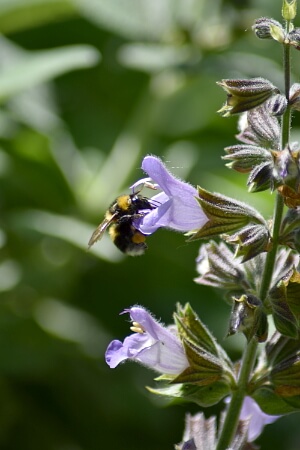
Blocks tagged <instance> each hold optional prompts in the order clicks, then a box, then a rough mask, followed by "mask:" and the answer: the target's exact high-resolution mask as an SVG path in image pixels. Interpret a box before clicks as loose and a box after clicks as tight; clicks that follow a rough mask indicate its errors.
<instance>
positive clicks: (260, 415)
mask: <svg viewBox="0 0 300 450" xmlns="http://www.w3.org/2000/svg"><path fill="white" fill-rule="evenodd" d="M229 402H230V398H227V399H226V403H229ZM279 417H281V416H270V415H269V414H266V413H264V412H263V411H262V410H261V409H260V407H259V406H258V404H257V403H256V401H255V400H253V398H251V397H248V396H246V397H245V399H244V402H243V406H242V409H241V413H240V418H239V419H240V420H249V425H248V438H247V441H248V442H253V441H255V439H257V438H258V436H260V435H261V433H262V431H263V429H264V426H265V425H268V424H270V423H273V422H275V420H277V419H279Z"/></svg>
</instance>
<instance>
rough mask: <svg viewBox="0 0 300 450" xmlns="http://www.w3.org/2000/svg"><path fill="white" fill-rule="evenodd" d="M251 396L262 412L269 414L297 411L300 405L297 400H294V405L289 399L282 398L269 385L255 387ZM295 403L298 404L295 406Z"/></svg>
mask: <svg viewBox="0 0 300 450" xmlns="http://www.w3.org/2000/svg"><path fill="white" fill-rule="evenodd" d="M251 397H253V398H254V400H255V401H256V402H257V403H258V405H259V407H260V408H261V410H262V411H263V412H265V413H266V414H271V415H279V414H290V413H292V412H297V411H298V410H299V406H300V404H299V403H297V402H295V405H292V402H291V401H290V399H289V400H288V401H287V400H286V399H284V400H283V399H282V398H281V397H279V395H276V394H275V392H274V391H273V390H272V389H271V388H269V387H262V388H260V389H257V390H256V391H255V392H254V393H253V394H251ZM297 404H298V405H299V406H297Z"/></svg>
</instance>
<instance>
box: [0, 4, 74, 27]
mask: <svg viewBox="0 0 300 450" xmlns="http://www.w3.org/2000/svg"><path fill="white" fill-rule="evenodd" d="M75 12H76V8H75V6H74V5H73V4H72V2H71V1H69V0H7V1H3V0H2V1H1V2H0V30H1V32H2V33H12V32H16V31H19V30H23V29H25V28H31V27H33V26H39V25H43V24H45V23H49V22H51V21H57V20H58V19H62V18H67V17H70V16H72V15H74V14H75Z"/></svg>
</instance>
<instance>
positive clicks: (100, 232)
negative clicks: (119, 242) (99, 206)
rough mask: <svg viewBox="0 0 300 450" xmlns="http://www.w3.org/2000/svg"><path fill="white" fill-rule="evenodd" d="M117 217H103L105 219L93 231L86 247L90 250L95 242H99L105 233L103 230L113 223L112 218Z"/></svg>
mask: <svg viewBox="0 0 300 450" xmlns="http://www.w3.org/2000/svg"><path fill="white" fill-rule="evenodd" d="M116 216H117V213H115V214H113V215H112V216H110V217H105V219H104V220H103V222H101V223H100V224H99V225H98V226H97V228H96V230H95V231H94V233H93V234H92V236H91V238H90V240H89V243H88V247H89V248H91V246H92V245H94V244H95V242H97V241H99V240H100V239H101V238H102V236H103V234H104V233H105V230H106V229H107V228H108V227H109V225H110V224H111V223H112V222H113V221H114V218H115V217H116Z"/></svg>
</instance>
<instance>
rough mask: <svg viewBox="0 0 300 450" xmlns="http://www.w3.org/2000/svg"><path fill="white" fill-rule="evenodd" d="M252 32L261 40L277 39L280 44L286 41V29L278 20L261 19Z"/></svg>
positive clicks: (256, 22) (255, 23) (257, 21)
mask: <svg viewBox="0 0 300 450" xmlns="http://www.w3.org/2000/svg"><path fill="white" fill-rule="evenodd" d="M252 30H253V31H254V32H255V34H256V36H257V37H258V38H259V39H275V40H276V41H279V42H283V41H284V37H285V33H284V29H283V27H282V25H281V24H280V23H279V22H277V20H274V19H269V18H267V17H261V18H260V19H257V20H256V21H255V22H254V25H253V26H252Z"/></svg>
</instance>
